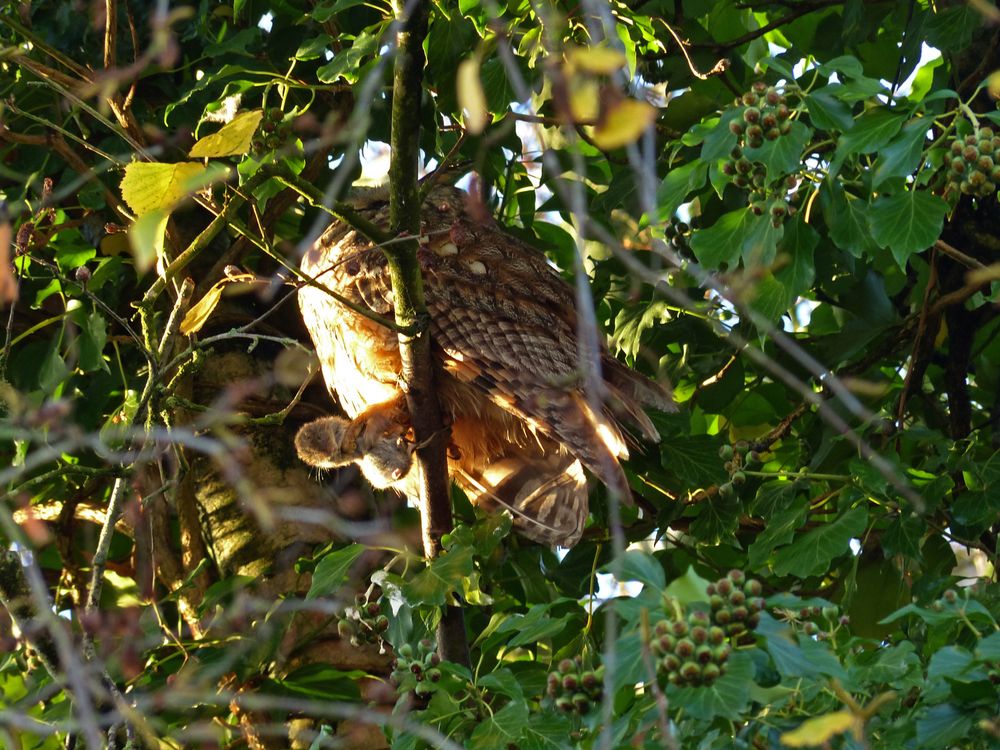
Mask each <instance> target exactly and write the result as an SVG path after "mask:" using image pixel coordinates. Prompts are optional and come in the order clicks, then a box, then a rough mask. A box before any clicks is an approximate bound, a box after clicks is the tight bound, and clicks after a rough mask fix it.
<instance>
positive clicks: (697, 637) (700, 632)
mask: <svg viewBox="0 0 1000 750" xmlns="http://www.w3.org/2000/svg"><path fill="white" fill-rule="evenodd" d="M691 640H692V641H694V642H695V643H696V644H698V645H701V644H702V643H704V642H705V641H707V640H708V628H706V627H705V626H703V625H695V626H694V627H693V628H691Z"/></svg>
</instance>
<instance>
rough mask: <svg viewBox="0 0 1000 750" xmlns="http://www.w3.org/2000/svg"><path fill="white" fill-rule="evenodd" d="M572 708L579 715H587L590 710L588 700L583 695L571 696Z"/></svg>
mask: <svg viewBox="0 0 1000 750" xmlns="http://www.w3.org/2000/svg"><path fill="white" fill-rule="evenodd" d="M573 708H574V709H576V712H577V713H579V714H585V713H587V711H589V710H590V698H588V697H587V696H586V695H584V694H583V693H577V694H576V695H574V696H573Z"/></svg>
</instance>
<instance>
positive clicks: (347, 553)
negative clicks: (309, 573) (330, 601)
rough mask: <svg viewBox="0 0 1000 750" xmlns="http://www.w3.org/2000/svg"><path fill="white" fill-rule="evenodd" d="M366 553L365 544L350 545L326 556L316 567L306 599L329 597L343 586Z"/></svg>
mask: <svg viewBox="0 0 1000 750" xmlns="http://www.w3.org/2000/svg"><path fill="white" fill-rule="evenodd" d="M364 551H365V546H364V545H363V544H349V545H347V546H346V547H343V548H342V549H338V550H334V551H333V552H331V553H330V554H328V555H326V556H325V557H324V558H323V559H322V560H320V561H319V563H318V564H317V565H316V570H315V571H314V572H313V578H312V584H311V585H310V586H309V593H308V594H306V599H307V600H308V599H318V598H319V597H321V596H328V595H330V594H331V593H333V592H334V591H336V590H337V589H339V588H340V587H341V586H343V585H344V581H346V580H347V572H348V571H349V570H350V569H351V566H352V565H353V564H354V561H355V560H357V559H358V558H359V557H360V556H361V553H362V552H364Z"/></svg>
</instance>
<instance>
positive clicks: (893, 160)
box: [872, 117, 928, 190]
mask: <svg viewBox="0 0 1000 750" xmlns="http://www.w3.org/2000/svg"><path fill="white" fill-rule="evenodd" d="M927 129H928V125H927V119H926V118H924V117H917V118H915V119H914V120H913V121H912V122H908V123H907V124H906V125H904V126H903V130H902V132H900V134H899V135H898V136H897V137H896V138H895V140H893V142H892V143H890V144H889V145H888V146H886V147H885V148H883V149H882V150H881V151H879V155H878V160H877V161H876V162H875V172H874V174H873V175H872V189H873V190H878V188H879V186H881V185H882V184H883V183H884V182H885V181H886V180H888V179H890V178H892V177H903V176H905V175H909V174H912V173H913V171H914V170H915V169H916V168H917V166H918V165H919V164H920V159H921V157H922V155H923V146H924V141H925V140H926V138H927Z"/></svg>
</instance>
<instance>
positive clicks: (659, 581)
mask: <svg viewBox="0 0 1000 750" xmlns="http://www.w3.org/2000/svg"><path fill="white" fill-rule="evenodd" d="M602 570H603V572H605V573H610V572H612V571H613V572H615V573H616V574H617V576H618V578H619V579H620V580H622V581H639V582H641V583H645V584H646V585H648V586H652V587H653V588H656V589H662V588H663V586H664V584H665V583H666V578H665V577H664V574H663V566H662V565H660V562H659V560H657V559H656V558H655V557H653V556H652V555H650V554H649V553H647V552H643V551H641V550H637V549H632V550H628V551H626V552H625V554H624V555H622V557H621V560H620V561H619V562H618V565H617V566H616V565H615V564H614V563H613V562H612V563H610V564H608V565H605V566H604V567H603V568H602Z"/></svg>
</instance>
